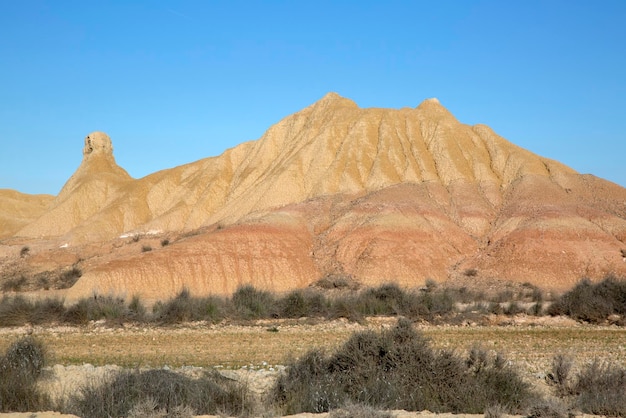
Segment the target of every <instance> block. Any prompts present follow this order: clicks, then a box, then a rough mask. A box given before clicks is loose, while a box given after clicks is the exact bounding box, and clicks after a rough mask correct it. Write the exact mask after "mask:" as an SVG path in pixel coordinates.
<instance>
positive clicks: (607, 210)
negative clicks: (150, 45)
mask: <svg viewBox="0 0 626 418" xmlns="http://www.w3.org/2000/svg"><path fill="white" fill-rule="evenodd" d="M4 216H5V217H7V215H4ZM129 236H134V237H139V236H141V237H146V238H145V239H150V238H149V237H169V238H168V241H170V242H171V245H167V246H162V247H161V248H158V250H154V251H148V252H137V253H126V252H124V253H123V254H124V255H123V256H122V255H119V256H116V257H113V256H111V257H110V259H108V261H107V262H106V263H98V262H96V261H95V260H92V262H90V263H91V264H89V263H86V267H89V268H88V269H86V271H85V274H84V276H83V277H82V278H81V279H80V280H79V281H78V283H77V284H76V285H75V286H74V287H73V288H72V289H71V291H70V293H72V294H75V295H78V294H85V293H92V292H94V291H98V292H115V293H127V294H134V293H140V294H144V295H147V296H149V297H159V295H163V294H167V295H171V294H173V293H176V292H177V291H179V290H180V289H181V288H182V287H183V286H184V287H187V288H189V289H191V290H192V291H194V292H198V293H203V294H206V293H228V292H232V291H233V290H234V289H235V288H236V287H238V286H240V285H241V284H245V283H251V284H253V285H255V286H258V287H261V288H267V289H270V290H279V291H280V290H288V289H292V288H296V287H303V286H307V285H309V284H311V283H312V282H314V281H316V280H318V279H319V278H321V277H324V276H328V275H331V276H337V275H339V276H343V277H349V278H350V279H351V280H354V281H356V282H359V283H363V284H377V283H381V282H387V281H395V282H398V283H400V284H402V285H406V286H419V285H420V284H423V283H424V281H425V280H426V279H429V278H430V279H435V280H437V281H451V280H457V281H463V280H466V281H467V280H469V281H472V280H475V281H476V280H505V281H517V282H530V283H534V284H539V285H542V286H544V287H551V288H563V287H567V286H570V285H571V284H573V283H574V282H575V281H577V280H579V279H580V278H581V277H583V276H588V277H593V278H595V277H600V276H602V275H604V274H607V273H609V272H612V273H617V274H626V263H625V262H624V261H623V259H622V254H621V250H622V249H623V248H626V244H625V242H626V189H624V188H622V187H620V186H618V185H615V184H613V183H610V182H607V181H605V180H602V179H599V178H596V177H594V176H590V175H580V174H578V173H576V172H575V171H574V170H572V169H571V168H569V167H566V166H564V165H563V164H561V163H558V162H556V161H553V160H550V159H546V158H543V157H540V156H537V155H535V154H533V153H531V152H529V151H527V150H524V149H522V148H520V147H518V146H516V145H514V144H512V143H510V142H509V141H507V140H505V139H504V138H502V137H500V136H498V135H497V134H496V133H494V132H493V131H492V130H491V129H490V128H489V127H487V126H484V125H476V126H468V125H465V124H462V123H460V122H459V121H457V120H456V119H455V118H454V116H453V115H452V114H451V113H450V112H449V111H448V110H447V109H445V107H443V106H442V105H441V104H440V103H439V101H438V100H437V99H427V100H425V101H424V102H422V103H421V104H420V105H419V106H417V107H416V108H403V109H380V108H367V109H362V108H359V107H358V106H357V105H356V103H354V102H353V101H352V100H350V99H346V98H343V97H341V96H339V95H338V94H336V93H329V94H327V95H326V96H324V97H323V98H322V99H320V100H319V101H318V102H316V103H314V104H312V105H311V106H308V107H306V108H305V109H303V110H301V111H299V112H297V113H295V114H293V115H291V116H288V117H286V118H285V119H283V120H281V121H280V122H278V123H277V124H275V125H274V126H272V127H270V128H269V129H268V130H267V132H265V134H264V135H263V136H262V137H261V138H260V139H258V140H256V141H251V142H246V143H242V144H241V145H239V146H237V147H234V148H232V149H229V150H227V151H226V152H224V153H223V154H222V155H220V156H218V157H213V158H206V159H202V160H199V161H196V162H193V163H189V164H186V165H183V166H179V167H175V168H172V169H168V170H163V171H159V172H157V173H154V174H151V175H149V176H146V177H144V178H141V179H133V178H131V177H130V176H129V175H128V173H126V171H124V170H123V169H122V168H120V167H119V166H117V164H116V163H115V159H114V158H113V147H112V144H111V140H110V138H109V137H108V136H107V135H106V134H104V133H102V132H94V133H92V134H90V135H89V136H87V138H86V139H85V146H84V148H83V161H82V163H81V165H80V167H79V168H78V169H77V171H76V172H75V173H74V175H73V176H72V177H71V178H70V179H69V180H68V182H67V183H66V185H65V186H64V187H63V189H62V190H61V192H60V193H59V195H58V196H56V197H55V198H54V199H53V200H52V202H50V203H49V205H48V207H47V209H46V210H45V211H43V213H40V214H39V216H38V217H37V218H36V219H34V220H32V221H31V222H28V223H27V224H26V225H25V226H23V227H22V228H21V229H19V230H18V231H17V232H16V228H15V226H13V227H12V228H5V229H2V230H0V237H5V238H10V237H13V238H12V239H18V238H19V239H20V240H22V241H23V240H40V241H41V240H43V241H49V242H53V241H55V240H56V241H59V242H60V241H62V242H64V243H68V245H67V247H65V248H64V251H72V250H71V249H72V248H75V249H76V248H85V246H87V245H91V246H93V243H101V244H100V245H103V244H102V243H107V242H108V243H111V244H110V245H113V246H114V247H115V245H120V244H116V243H117V242H119V240H120V239H123V238H122V237H129ZM170 238H171V239H170ZM90 248H91V247H90ZM115 248H119V247H115ZM74 251H77V250H74ZM114 252H115V251H114ZM120 254H121V253H120Z"/></svg>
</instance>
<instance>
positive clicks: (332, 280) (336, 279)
mask: <svg viewBox="0 0 626 418" xmlns="http://www.w3.org/2000/svg"><path fill="white" fill-rule="evenodd" d="M315 286H317V287H320V288H322V289H328V290H330V289H356V288H357V287H358V286H357V285H356V284H355V283H354V280H353V279H352V277H350V276H348V275H343V274H327V275H326V276H324V277H322V278H321V279H319V280H318V281H317V282H315Z"/></svg>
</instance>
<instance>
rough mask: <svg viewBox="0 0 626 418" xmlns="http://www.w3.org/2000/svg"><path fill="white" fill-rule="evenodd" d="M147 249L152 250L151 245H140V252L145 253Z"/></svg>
mask: <svg viewBox="0 0 626 418" xmlns="http://www.w3.org/2000/svg"><path fill="white" fill-rule="evenodd" d="M148 251H152V247H151V246H149V245H142V246H141V252H142V253H147V252H148Z"/></svg>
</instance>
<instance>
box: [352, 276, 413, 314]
mask: <svg viewBox="0 0 626 418" xmlns="http://www.w3.org/2000/svg"><path fill="white" fill-rule="evenodd" d="M405 300H406V294H405V293H404V291H403V290H402V289H400V287H399V286H398V285H396V284H394V283H387V284H383V285H381V286H379V287H375V288H371V289H367V290H365V291H363V292H361V293H360V294H359V297H358V298H357V301H356V307H357V309H358V311H359V313H360V314H361V315H365V316H375V315H400V314H402V311H403V307H404V305H405Z"/></svg>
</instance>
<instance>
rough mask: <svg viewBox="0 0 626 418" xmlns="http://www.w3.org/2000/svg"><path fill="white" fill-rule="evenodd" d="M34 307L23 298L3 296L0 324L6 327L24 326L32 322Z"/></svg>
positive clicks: (0, 306) (0, 303)
mask: <svg viewBox="0 0 626 418" xmlns="http://www.w3.org/2000/svg"><path fill="white" fill-rule="evenodd" d="M33 310H34V307H33V304H32V303H30V302H29V301H28V300H26V298H24V297H23V296H19V295H18V296H13V297H11V296H6V295H5V296H3V297H2V301H0V318H2V320H1V321H0V324H2V326H5V327H12V326H19V325H24V324H25V323H27V322H28V321H29V320H30V317H31V315H32V313H33Z"/></svg>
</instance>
